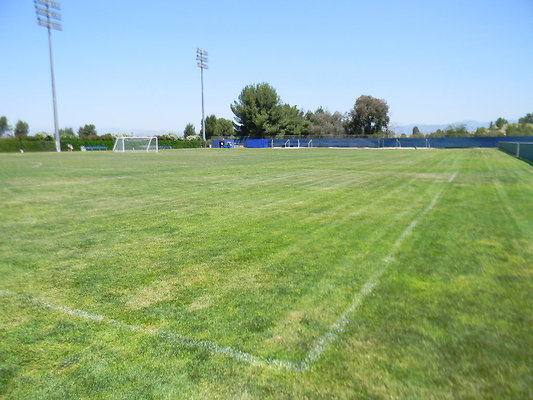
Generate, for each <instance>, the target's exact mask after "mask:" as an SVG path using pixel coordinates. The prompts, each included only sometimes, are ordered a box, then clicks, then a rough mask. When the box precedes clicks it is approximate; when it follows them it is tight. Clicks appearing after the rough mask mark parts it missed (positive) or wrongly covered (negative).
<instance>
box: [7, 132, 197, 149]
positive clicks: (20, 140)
mask: <svg viewBox="0 0 533 400" xmlns="http://www.w3.org/2000/svg"><path fill="white" fill-rule="evenodd" d="M114 143H115V141H114V139H110V138H106V137H102V138H100V137H89V138H83V139H82V138H71V139H62V140H61V150H62V151H67V150H68V148H67V144H71V145H72V146H73V147H74V150H75V151H79V150H80V148H81V146H85V147H87V146H100V147H101V146H105V147H107V148H108V149H109V150H111V149H113V145H114ZM203 145H204V144H203V142H202V141H201V140H171V139H160V140H159V146H170V147H172V148H173V149H184V148H200V147H203ZM21 149H22V150H24V151H55V149H56V146H55V142H54V141H53V140H46V139H44V140H43V139H40V138H35V137H31V136H26V137H16V138H2V139H0V152H17V151H20V150H21Z"/></svg>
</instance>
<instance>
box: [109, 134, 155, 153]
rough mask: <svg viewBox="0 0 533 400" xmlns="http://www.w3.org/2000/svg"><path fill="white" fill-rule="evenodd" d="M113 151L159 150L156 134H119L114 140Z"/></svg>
mask: <svg viewBox="0 0 533 400" xmlns="http://www.w3.org/2000/svg"><path fill="white" fill-rule="evenodd" d="M113 151H119V152H126V151H155V152H156V153H157V152H158V151H159V145H158V142H157V136H121V137H118V138H117V139H116V140H115V145H114V146H113Z"/></svg>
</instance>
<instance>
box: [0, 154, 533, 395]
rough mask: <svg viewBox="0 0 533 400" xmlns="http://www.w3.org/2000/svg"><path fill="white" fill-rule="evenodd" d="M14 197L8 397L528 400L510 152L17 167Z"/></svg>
mask: <svg viewBox="0 0 533 400" xmlns="http://www.w3.org/2000/svg"><path fill="white" fill-rule="evenodd" d="M0 198H1V199H2V204H1V211H0V216H1V219H0V276H1V280H0V310H1V313H0V398H6V399H66V398H76V399H197V398H206V399H231V398H236V399H256V398H257V399H265V398H272V399H295V398H301V399H306V398H308V399H315V398H317V399H321V398H323V399H330V398H346V399H353V398H363V399H388V398H401V399H417V398H418V399H455V398H494V399H501V398H517V399H521V398H531V397H532V396H533V393H532V390H531V387H533V385H532V384H533V382H532V379H531V376H532V371H531V369H532V368H531V365H532V351H531V349H532V348H533V339H532V335H531V326H532V313H531V309H533V301H532V293H533V291H532V289H533V288H532V286H533V285H532V281H531V279H532V275H531V273H532V269H531V265H532V264H533V201H532V198H533V169H532V167H531V166H530V165H528V164H526V163H524V162H522V161H520V160H517V159H514V158H513V157H510V156H508V155H506V154H504V153H501V152H498V151H497V150H480V149H472V150H402V151H392V150H391V151H379V150H335V149H311V150H300V151H297V150H292V151H291V150H270V149H257V150H252V149H234V150H204V149H199V150H183V151H166V152H161V153H159V154H113V153H107V152H106V153H62V154H53V153H47V154H45V153H38V154H29V153H25V154H4V155H1V156H0ZM365 288H366V289H365ZM361 290H363V292H361ZM61 307H63V308H61ZM71 310H82V311H84V312H86V313H88V314H83V315H81V314H79V313H78V314H77V315H75V314H73V312H71ZM90 316H93V317H98V316H99V317H101V318H102V320H100V321H95V320H94V319H90ZM228 349H229V350H228ZM239 352H241V353H239ZM237 353H239V354H243V353H244V354H246V356H245V357H244V358H245V359H239V357H236V356H235V355H236V354H237ZM311 354H315V355H314V356H310V355H311ZM306 360H307V362H306Z"/></svg>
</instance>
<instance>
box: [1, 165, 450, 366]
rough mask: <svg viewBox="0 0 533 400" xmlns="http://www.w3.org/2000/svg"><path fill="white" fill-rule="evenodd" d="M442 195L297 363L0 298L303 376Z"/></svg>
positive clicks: (52, 306)
mask: <svg viewBox="0 0 533 400" xmlns="http://www.w3.org/2000/svg"><path fill="white" fill-rule="evenodd" d="M456 176H457V173H455V174H454V175H452V176H451V177H450V179H448V182H449V183H451V182H453V180H454V179H455V177H456ZM443 192H444V188H443V189H441V190H439V191H438V192H437V193H436V194H435V196H433V199H432V200H431V203H430V204H429V205H428V206H427V207H426V208H425V209H424V210H423V211H422V212H421V213H420V214H419V215H418V216H417V217H416V218H415V219H414V220H413V221H412V222H411V223H410V224H409V226H408V227H407V228H405V230H404V231H403V232H402V234H401V235H400V237H399V238H398V239H397V240H396V242H394V245H393V250H392V252H391V254H389V255H388V256H387V257H385V258H384V259H383V260H382V267H381V268H380V269H379V270H378V271H376V272H375V273H374V274H373V275H372V276H371V277H370V279H369V280H368V281H367V282H366V283H365V284H364V285H363V286H362V288H361V289H360V290H359V291H358V292H357V293H356V294H355V295H354V296H353V300H352V302H351V304H350V306H349V307H348V308H347V309H346V310H344V312H343V313H342V314H341V315H340V317H339V318H338V319H337V321H335V322H334V323H333V324H332V325H331V326H330V327H329V329H328V330H327V332H326V333H325V334H324V335H323V336H322V337H320V338H319V339H318V340H317V341H316V343H315V345H314V346H313V347H312V348H311V350H310V351H309V352H308V353H307V356H306V357H305V358H304V360H303V361H301V362H293V361H287V360H279V359H275V358H263V357H258V356H255V355H253V354H250V353H246V352H244V351H242V350H239V349H237V348H234V347H230V346H221V345H219V344H217V343H215V342H211V341H209V340H197V339H193V338H190V337H187V336H184V335H180V334H178V333H175V332H170V331H163V330H160V329H150V328H144V327H142V326H138V325H131V324H126V323H124V322H120V321H118V320H116V319H112V318H108V317H106V316H104V315H100V314H94V313H89V312H87V311H83V310H77V309H74V308H70V307H66V306H61V305H57V304H53V303H50V302H48V301H46V300H42V299H38V298H35V297H30V296H26V295H22V294H18V293H15V292H12V291H10V290H1V289H0V295H3V296H10V297H15V298H17V299H20V300H25V301H28V302H31V303H33V304H36V305H38V306H40V307H43V308H49V309H51V310H54V311H58V312H61V313H64V314H68V315H72V316H74V317H78V318H82V319H86V320H90V321H95V322H100V323H105V324H109V325H113V326H116V327H117V328H121V329H125V330H129V331H132V332H139V333H142V334H147V335H152V336H157V337H160V338H162V339H170V340H173V341H175V342H177V343H179V344H180V345H182V346H186V347H195V348H202V349H205V350H207V351H208V352H210V353H212V354H221V355H224V356H227V357H231V358H234V359H236V360H239V361H243V362H246V363H248V364H250V365H254V366H258V367H263V368H273V369H286V370H291V371H296V372H303V371H307V370H309V369H310V368H311V366H312V364H313V363H314V362H315V361H317V360H318V359H319V358H320V357H321V356H322V354H323V353H324V352H325V351H326V350H327V348H328V346H329V345H331V344H332V343H333V342H335V341H336V340H337V339H338V338H339V336H340V335H341V334H342V333H344V331H345V330H346V327H347V326H348V324H349V323H350V322H351V321H350V318H349V317H350V315H351V314H353V313H354V312H355V311H357V309H358V308H359V307H360V306H361V304H362V303H363V300H364V299H365V297H367V296H368V295H369V294H371V293H372V291H373V290H374V288H375V287H376V286H377V285H378V284H379V280H380V278H381V276H382V275H383V273H384V272H385V271H386V270H387V269H388V267H389V265H390V263H391V262H392V261H393V260H394V255H395V254H396V253H397V252H398V249H399V248H400V246H401V244H402V243H403V242H404V241H405V239H407V238H408V237H409V235H410V234H411V233H412V231H413V229H414V228H415V227H416V226H417V225H418V223H419V222H420V220H421V219H422V218H423V217H424V216H425V215H426V214H427V213H428V212H430V211H431V210H432V209H433V207H435V205H436V204H437V201H438V200H439V198H440V196H441V195H442V193H443Z"/></svg>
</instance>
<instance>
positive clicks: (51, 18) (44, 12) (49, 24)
mask: <svg viewBox="0 0 533 400" xmlns="http://www.w3.org/2000/svg"><path fill="white" fill-rule="evenodd" d="M33 3H34V4H35V13H36V14H37V23H38V24H39V25H40V26H44V27H45V28H47V29H48V49H49V51H50V74H51V75H52V102H53V104H54V137H55V142H56V151H57V152H61V142H60V140H59V126H58V122H57V104H56V83H55V79H54V57H53V53H52V29H55V30H56V31H60V30H61V23H60V22H59V21H61V14H60V13H59V12H56V11H60V10H61V6H60V5H59V3H57V2H55V1H51V0H33ZM54 10H56V11H54Z"/></svg>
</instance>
